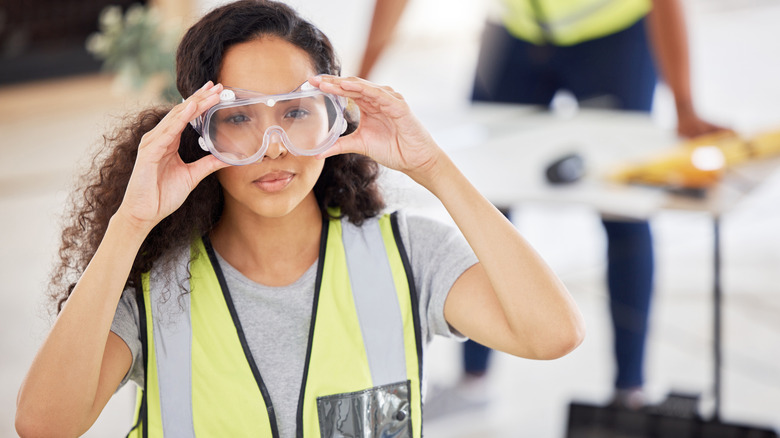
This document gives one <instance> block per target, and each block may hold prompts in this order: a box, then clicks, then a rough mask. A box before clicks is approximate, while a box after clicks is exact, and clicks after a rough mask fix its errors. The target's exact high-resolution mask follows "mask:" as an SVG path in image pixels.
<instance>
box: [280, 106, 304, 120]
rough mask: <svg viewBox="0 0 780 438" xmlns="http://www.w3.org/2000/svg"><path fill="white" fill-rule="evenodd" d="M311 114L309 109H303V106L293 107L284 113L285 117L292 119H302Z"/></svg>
mask: <svg viewBox="0 0 780 438" xmlns="http://www.w3.org/2000/svg"><path fill="white" fill-rule="evenodd" d="M308 115H309V111H307V110H305V109H303V108H293V109H291V110H289V111H287V113H286V114H285V115H284V116H285V118H290V119H302V118H304V117H306V116H308Z"/></svg>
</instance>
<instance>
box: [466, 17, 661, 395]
mask: <svg viewBox="0 0 780 438" xmlns="http://www.w3.org/2000/svg"><path fill="white" fill-rule="evenodd" d="M656 81H657V76H656V71H655V67H654V65H653V59H652V55H651V53H650V49H649V45H648V41H647V36H646V33H645V24H644V20H641V21H639V22H637V23H636V24H634V25H633V26H631V27H629V28H628V29H626V30H623V31H621V32H618V33H615V34H612V35H609V36H606V37H604V38H599V39H596V40H591V41H586V42H584V43H580V44H576V45H573V46H565V47H560V46H552V45H545V46H536V45H534V44H530V43H527V42H525V41H522V40H518V39H516V38H514V37H513V36H512V35H510V34H509V33H508V32H507V31H506V30H505V29H504V28H503V27H502V26H499V25H494V24H488V25H487V27H486V29H485V33H484V35H483V41H482V47H481V49H480V55H479V61H478V65H477V72H476V75H475V79H474V90H473V95H472V99H473V100H475V101H487V102H505V103H520V104H532V105H549V103H550V101H551V100H552V98H553V96H554V95H555V93H556V92H557V91H559V90H561V89H565V90H568V91H570V92H571V93H572V94H574V96H575V97H576V98H577V99H578V100H579V101H580V103H581V104H583V105H587V101H588V100H589V99H596V98H598V99H599V100H602V99H605V100H602V101H601V103H600V106H604V105H605V104H606V105H607V106H610V107H612V108H616V109H623V110H634V111H645V112H649V111H650V109H651V107H652V101H653V92H654V90H655V85H656ZM602 223H603V224H604V228H605V230H606V235H607V244H608V250H607V282H608V287H609V296H610V311H611V316H612V323H613V328H614V334H615V344H614V349H615V358H616V362H617V370H618V371H617V377H616V382H615V385H616V387H618V388H630V387H635V386H641V385H642V383H643V381H644V377H643V364H644V352H645V339H646V337H647V320H648V314H649V311H650V300H651V296H652V289H653V269H654V264H653V245H652V236H651V234H650V226H649V224H648V223H647V222H646V221H638V222H623V221H614V220H605V219H603V220H602ZM463 353H464V369H465V371H466V372H467V373H470V374H483V373H484V372H485V371H486V369H487V363H488V358H489V354H490V349H488V348H487V347H484V346H482V345H479V344H477V343H475V342H473V341H468V342H467V343H466V345H465V348H464V350H463Z"/></svg>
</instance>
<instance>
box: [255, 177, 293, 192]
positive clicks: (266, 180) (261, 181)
mask: <svg viewBox="0 0 780 438" xmlns="http://www.w3.org/2000/svg"><path fill="white" fill-rule="evenodd" d="M294 177H295V174H294V173H292V172H271V173H267V174H265V175H263V176H261V177H260V178H258V179H256V180H254V181H252V183H253V184H254V185H255V186H257V187H258V188H260V190H262V191H264V192H269V193H274V192H278V191H281V190H284V188H285V187H287V186H288V185H289V184H290V181H292V179H293V178H294Z"/></svg>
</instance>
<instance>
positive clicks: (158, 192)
mask: <svg viewBox="0 0 780 438" xmlns="http://www.w3.org/2000/svg"><path fill="white" fill-rule="evenodd" d="M220 91H222V85H221V84H217V85H214V84H212V83H211V81H209V82H208V83H206V85H204V86H203V87H202V88H201V89H200V90H198V91H196V92H195V93H194V94H193V95H192V96H190V97H189V98H187V99H186V100H185V101H184V102H182V103H180V104H178V105H176V106H174V107H173V108H172V109H171V111H170V112H169V113H168V114H167V115H166V116H165V117H164V118H163V119H162V120H161V121H160V123H158V124H157V126H155V127H154V129H152V130H151V131H149V132H147V133H146V134H144V136H143V137H142V138H141V143H140V144H139V146H138V156H137V157H136V160H135V165H134V167H133V173H132V175H131V176H130V181H129V182H128V184H127V190H126V191H125V195H124V199H123V200H122V204H121V205H120V206H119V210H118V211H117V214H121V215H123V216H124V217H126V218H127V219H129V220H130V221H132V222H133V223H134V224H136V225H137V226H139V227H141V228H145V229H147V230H151V229H152V228H153V227H154V226H155V225H157V223H159V222H160V221H161V220H163V219H164V218H165V217H166V216H168V215H169V214H171V213H173V212H174V211H175V210H176V209H177V208H179V207H180V206H181V205H182V203H184V200H185V199H186V198H187V196H188V195H189V194H190V192H191V191H192V190H193V189H194V188H195V186H197V185H198V183H199V182H200V181H201V180H203V178H205V177H206V176H207V175H209V174H210V173H212V172H214V171H216V170H218V169H220V168H223V167H226V166H227V164H225V163H222V162H221V161H219V160H218V159H217V158H216V157H214V156H213V155H208V156H206V157H203V158H201V159H199V160H197V161H195V162H192V163H185V162H184V161H182V159H181V157H180V156H179V142H180V140H181V133H182V132H183V131H184V128H186V127H187V124H188V123H189V122H190V121H191V120H194V119H195V118H196V117H198V116H199V115H201V114H202V113H204V112H205V111H206V110H208V109H209V108H211V107H212V106H214V105H215V104H216V103H218V102H219V93H220Z"/></svg>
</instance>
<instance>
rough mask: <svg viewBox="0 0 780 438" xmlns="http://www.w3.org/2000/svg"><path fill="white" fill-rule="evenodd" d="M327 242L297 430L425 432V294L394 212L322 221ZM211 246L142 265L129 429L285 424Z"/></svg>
mask: <svg viewBox="0 0 780 438" xmlns="http://www.w3.org/2000/svg"><path fill="white" fill-rule="evenodd" d="M321 242H322V243H321V246H320V257H319V262H318V267H317V280H316V283H315V284H316V286H315V294H314V303H313V307H312V319H311V328H310V333H309V342H308V351H307V354H306V363H305V366H304V376H303V384H302V388H301V393H300V398H299V406H298V415H297V419H298V420H297V436H298V437H306V438H309V437H331V436H360V437H380V436H393V437H413V438H420V437H421V435H422V401H421V391H420V384H421V371H422V344H421V342H422V341H421V339H420V322H419V314H418V300H417V296H416V295H417V294H416V291H415V288H414V282H413V279H412V275H411V270H410V267H409V263H408V259H407V257H406V253H405V250H404V247H403V244H402V242H401V240H400V235H399V233H398V225H397V221H396V217H395V214H393V215H385V216H382V217H380V218H373V219H369V220H366V221H365V222H364V223H363V225H361V226H359V227H358V226H355V225H353V224H351V223H350V222H348V221H347V220H346V219H342V220H330V221H326V222H325V223H324V224H323V233H322V240H321ZM190 257H192V261H191V263H190V265H189V272H190V275H191V276H190V277H188V275H187V262H188V261H189V259H190ZM215 257H216V256H215V253H214V251H213V249H212V248H211V246H210V243H209V241H208V239H196V240H195V242H194V243H193V244H192V247H191V248H188V249H187V250H185V251H182V254H181V255H179V258H178V260H177V263H176V265H175V271H176V272H174V273H172V274H171V273H170V272H167V273H166V272H164V271H163V270H162V269H155V268H153V269H152V271H151V272H150V273H147V274H144V275H143V277H142V284H143V292H142V294H139V309H143V310H141V311H140V312H139V313H140V317H141V325H142V330H141V332H142V343H143V344H144V358H145V359H146V363H145V367H144V372H145V380H144V386H145V387H144V389H139V392H138V403H137V413H136V426H135V427H134V428H133V429H132V430H131V431H130V434H129V436H132V437H139V438H140V437H162V436H166V437H195V436H198V437H217V436H220V437H221V436H229V437H244V436H252V437H278V436H279V432H278V430H277V427H276V419H275V415H274V408H273V404H272V401H271V400H270V399H269V396H268V393H267V391H266V389H265V385H264V383H263V380H262V377H261V376H260V373H259V371H258V369H257V366H256V365H255V362H254V359H253V358H252V355H251V353H250V352H249V348H248V346H247V343H246V340H245V338H244V334H243V331H242V330H241V324H240V321H239V320H238V318H237V315H236V312H235V309H234V308H233V304H232V300H231V298H230V293H229V291H228V289H227V285H226V283H225V279H224V277H223V275H222V272H221V270H220V268H219V264H218V263H217V261H216V258H215ZM182 287H184V288H185V289H188V290H189V293H185V294H182ZM161 297H162V299H160V298H161ZM147 322H148V323H147ZM144 328H145V329H144Z"/></svg>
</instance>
